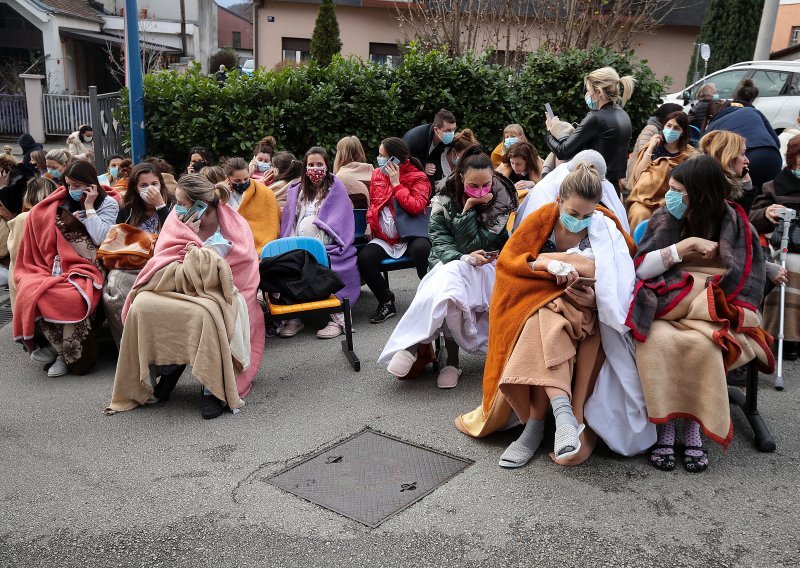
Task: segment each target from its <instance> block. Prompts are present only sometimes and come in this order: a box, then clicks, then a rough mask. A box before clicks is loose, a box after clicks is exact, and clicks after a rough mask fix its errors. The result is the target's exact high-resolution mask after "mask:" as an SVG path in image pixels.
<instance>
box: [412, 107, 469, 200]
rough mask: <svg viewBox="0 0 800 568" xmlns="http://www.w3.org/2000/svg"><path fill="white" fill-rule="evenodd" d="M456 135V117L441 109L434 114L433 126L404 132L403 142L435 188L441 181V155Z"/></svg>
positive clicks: (429, 125) (425, 125)
mask: <svg viewBox="0 0 800 568" xmlns="http://www.w3.org/2000/svg"><path fill="white" fill-rule="evenodd" d="M455 133H456V117H455V116H454V115H453V113H452V112H450V111H449V110H445V109H442V110H440V111H439V112H437V113H436V116H435V117H434V119H433V124H421V125H420V126H416V127H414V128H412V129H411V130H409V131H408V132H406V133H405V134H404V135H403V140H404V141H405V143H406V144H408V149H409V151H410V152H411V155H412V156H413V157H414V158H417V159H418V160H419V161H420V162H422V165H423V166H425V173H426V174H427V175H428V179H429V180H430V182H431V187H436V182H437V181H439V180H440V179H442V177H443V175H444V174H443V172H442V154H443V153H444V151H445V149H446V148H447V147H448V146H449V145H450V143H451V142H452V141H453V137H454V136H455Z"/></svg>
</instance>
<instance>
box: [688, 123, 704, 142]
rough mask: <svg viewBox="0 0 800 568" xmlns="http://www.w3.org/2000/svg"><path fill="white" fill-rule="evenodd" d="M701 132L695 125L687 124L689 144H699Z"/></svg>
mask: <svg viewBox="0 0 800 568" xmlns="http://www.w3.org/2000/svg"><path fill="white" fill-rule="evenodd" d="M701 135H702V132H701V131H700V129H699V128H697V127H696V126H689V144H691V145H692V146H695V147H697V145H698V144H700V138H701Z"/></svg>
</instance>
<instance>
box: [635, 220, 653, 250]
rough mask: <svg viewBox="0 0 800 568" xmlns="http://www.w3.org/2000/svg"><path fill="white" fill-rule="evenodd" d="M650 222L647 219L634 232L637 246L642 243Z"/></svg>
mask: <svg viewBox="0 0 800 568" xmlns="http://www.w3.org/2000/svg"><path fill="white" fill-rule="evenodd" d="M649 222H650V219H645V220H644V221H642V222H641V223H639V224H638V225H636V228H635V229H634V230H633V242H634V243H636V244H637V245H638V244H639V243H640V242H641V241H642V237H643V236H644V232H645V231H646V230H647V224H648V223H649Z"/></svg>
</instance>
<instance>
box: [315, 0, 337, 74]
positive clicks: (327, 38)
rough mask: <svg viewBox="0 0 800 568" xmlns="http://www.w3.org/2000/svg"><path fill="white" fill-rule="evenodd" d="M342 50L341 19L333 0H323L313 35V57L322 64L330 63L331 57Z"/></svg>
mask: <svg viewBox="0 0 800 568" xmlns="http://www.w3.org/2000/svg"><path fill="white" fill-rule="evenodd" d="M341 51H342V40H341V38H340V37H339V21H338V20H337V19H336V8H334V6H333V1H332V0H322V4H321V5H320V7H319V13H318V14H317V21H316V22H315V23H314V33H313V34H312V35H311V58H312V59H313V60H314V61H316V62H317V64H319V65H322V66H327V65H329V64H330V62H331V59H333V56H334V55H336V54H337V53H339V52H341Z"/></svg>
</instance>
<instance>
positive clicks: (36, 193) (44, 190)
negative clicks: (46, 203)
mask: <svg viewBox="0 0 800 568" xmlns="http://www.w3.org/2000/svg"><path fill="white" fill-rule="evenodd" d="M56 189H57V188H56V184H55V182H54V181H53V180H51V179H48V178H45V177H35V178H31V179H30V180H29V181H28V185H26V186H25V197H24V198H23V200H22V210H23V211H29V210H31V209H33V206H34V205H36V204H37V203H39V202H40V201H42V200H43V199H44V198H45V197H47V196H48V195H50V194H51V193H53V192H54V191H55V190H56Z"/></svg>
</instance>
